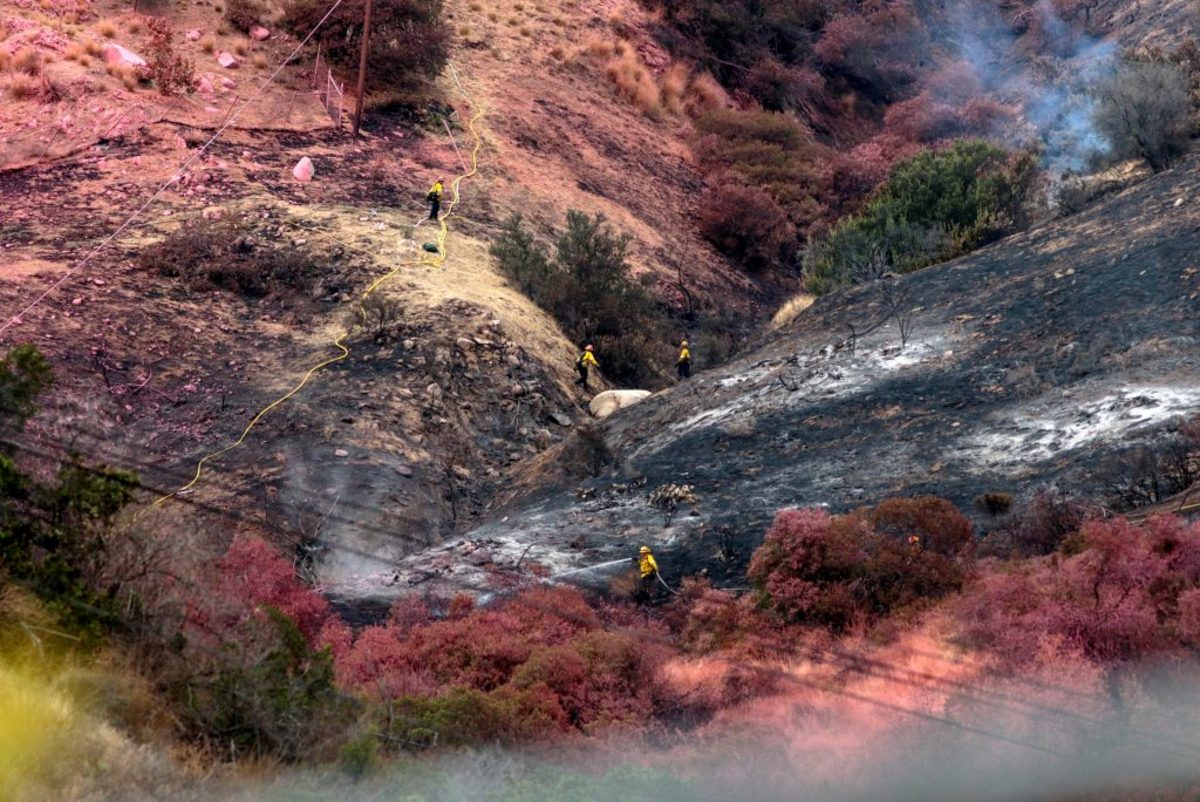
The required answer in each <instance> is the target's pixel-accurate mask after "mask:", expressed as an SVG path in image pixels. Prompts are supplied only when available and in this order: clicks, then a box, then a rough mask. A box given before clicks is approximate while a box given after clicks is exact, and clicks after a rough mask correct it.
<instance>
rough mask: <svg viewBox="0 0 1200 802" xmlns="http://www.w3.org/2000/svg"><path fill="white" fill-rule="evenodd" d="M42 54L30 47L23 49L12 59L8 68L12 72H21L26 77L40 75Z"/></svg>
mask: <svg viewBox="0 0 1200 802" xmlns="http://www.w3.org/2000/svg"><path fill="white" fill-rule="evenodd" d="M42 63H43V58H42V54H41V53H39V52H38V51H36V50H34V49H33V48H32V47H23V48H21V49H20V50H18V51H17V53H16V55H14V56H13V57H12V61H11V62H10V63H9V66H8V68H9V69H10V70H12V71H13V72H23V73H25V74H26V75H41V73H42Z"/></svg>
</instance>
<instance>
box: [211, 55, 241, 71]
mask: <svg viewBox="0 0 1200 802" xmlns="http://www.w3.org/2000/svg"><path fill="white" fill-rule="evenodd" d="M217 63H218V64H220V65H221V66H222V67H224V68H225V69H227V70H236V69H237V68H238V66H239V65H241V63H242V62H241V61H239V60H238V57H237V56H235V55H233V54H232V53H230V52H229V51H228V50H222V51H221V52H220V53H218V54H217Z"/></svg>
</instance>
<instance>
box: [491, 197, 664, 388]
mask: <svg viewBox="0 0 1200 802" xmlns="http://www.w3.org/2000/svg"><path fill="white" fill-rule="evenodd" d="M628 247H629V238H628V237H627V236H624V235H619V234H617V233H615V232H614V231H613V230H612V227H611V226H610V225H609V224H608V223H607V221H606V220H605V218H604V216H603V215H596V216H595V217H588V216H587V215H585V214H583V213H582V212H577V211H569V212H567V228H566V230H565V231H563V232H562V234H560V235H559V237H558V240H557V243H556V248H555V256H554V259H553V261H551V260H550V259H549V257H548V256H547V255H546V252H545V251H544V250H542V248H541V247H539V246H538V245H537V244H536V243H535V242H534V241H533V238H532V236H531V235H530V234H529V233H528V232H527V231H526V230H525V229H524V226H523V224H522V222H521V218H520V217H513V218H512V219H510V220H509V221H508V222H507V223H506V224H505V227H504V230H503V231H502V232H501V234H500V236H499V237H497V238H496V240H495V242H494V243H493V244H492V247H491V253H492V255H493V256H495V257H496V258H497V260H499V262H500V267H501V269H502V270H503V271H504V272H505V273H506V274H507V275H508V276H509V277H511V278H512V279H513V281H514V282H515V283H516V284H517V286H518V287H519V288H520V289H521V290H522V291H523V292H524V293H525V294H527V295H528V296H529V297H530V298H532V299H533V300H534V302H536V303H537V304H538V305H539V306H541V307H542V308H543V309H545V310H546V311H548V312H549V313H550V314H551V315H553V316H554V318H555V319H556V320H557V321H558V323H559V325H561V326H562V327H563V329H564V330H565V332H566V334H567V336H568V337H570V338H571V339H572V340H573V341H575V342H576V343H580V344H582V343H588V342H590V343H592V344H593V345H595V346H596V354H597V359H598V360H599V361H600V369H601V371H602V372H603V373H604V375H605V376H607V377H608V378H609V379H611V380H613V381H615V382H619V383H622V384H626V385H629V386H635V387H638V386H647V385H653V384H656V383H660V382H661V375H660V373H659V371H658V370H657V369H656V368H655V364H656V362H657V361H658V360H659V359H661V354H660V351H662V350H663V348H664V345H663V343H665V342H667V339H666V337H665V333H666V331H667V329H668V323H667V318H666V315H665V314H663V313H662V312H661V311H659V309H658V308H657V306H656V305H655V303H654V300H653V299H652V298H651V297H650V296H649V294H647V292H646V291H645V290H644V289H643V288H642V287H641V286H639V285H638V284H637V283H636V282H634V281H633V280H632V279H631V278H630V275H629V264H628V263H627V262H626V254H627V252H628Z"/></svg>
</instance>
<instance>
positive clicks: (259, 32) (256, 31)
mask: <svg viewBox="0 0 1200 802" xmlns="http://www.w3.org/2000/svg"><path fill="white" fill-rule="evenodd" d="M250 38H251V39H253V40H254V41H256V42H261V41H263V40H265V39H270V38H271V32H270V31H268V30H267V29H266V28H264V27H263V26H261V25H255V26H254V27H253V28H251V29H250Z"/></svg>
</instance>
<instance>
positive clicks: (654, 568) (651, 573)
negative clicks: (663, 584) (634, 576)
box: [636, 546, 658, 602]
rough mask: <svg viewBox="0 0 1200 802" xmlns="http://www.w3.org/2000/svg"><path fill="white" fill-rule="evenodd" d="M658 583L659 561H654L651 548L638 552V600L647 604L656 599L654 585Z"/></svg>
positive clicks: (646, 547) (647, 547) (644, 547)
mask: <svg viewBox="0 0 1200 802" xmlns="http://www.w3.org/2000/svg"><path fill="white" fill-rule="evenodd" d="M657 581H658V561H657V560H655V559H654V554H653V552H651V551H650V547H649V546H642V547H641V549H639V550H638V589H637V594H636V597H637V600H638V601H642V602H646V601H650V599H652V598H653V597H654V591H655V590H656V588H655V586H654V583H655V582H657Z"/></svg>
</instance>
